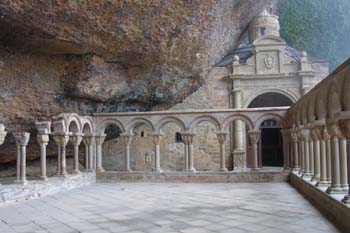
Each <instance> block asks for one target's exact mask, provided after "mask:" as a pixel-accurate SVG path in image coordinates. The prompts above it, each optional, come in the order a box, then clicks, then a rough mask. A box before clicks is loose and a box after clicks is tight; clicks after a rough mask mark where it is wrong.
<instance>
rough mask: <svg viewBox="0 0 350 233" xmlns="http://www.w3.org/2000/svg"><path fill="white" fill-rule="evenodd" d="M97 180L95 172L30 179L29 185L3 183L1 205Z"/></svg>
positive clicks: (0, 189)
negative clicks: (45, 179)
mask: <svg viewBox="0 0 350 233" xmlns="http://www.w3.org/2000/svg"><path fill="white" fill-rule="evenodd" d="M95 182H96V174H95V173H93V172H89V173H85V172H83V173H81V174H79V175H68V176H67V177H51V178H49V179H48V181H46V182H44V181H39V180H35V181H29V183H28V185H16V184H9V185H1V186H0V205H1V204H3V203H8V202H18V201H22V200H28V199H33V198H39V197H42V196H46V195H51V194H54V193H58V192H61V191H64V190H69V189H74V188H78V187H82V186H85V185H88V184H92V183H95Z"/></svg>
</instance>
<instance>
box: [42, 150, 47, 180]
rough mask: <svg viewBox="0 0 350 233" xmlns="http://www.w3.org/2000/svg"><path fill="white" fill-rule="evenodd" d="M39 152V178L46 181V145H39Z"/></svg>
mask: <svg viewBox="0 0 350 233" xmlns="http://www.w3.org/2000/svg"><path fill="white" fill-rule="evenodd" d="M40 150H41V153H40V173H41V174H40V178H41V179H43V180H46V179H47V176H46V144H41V145H40Z"/></svg>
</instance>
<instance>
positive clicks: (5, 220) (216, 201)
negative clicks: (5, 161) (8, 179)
mask: <svg viewBox="0 0 350 233" xmlns="http://www.w3.org/2000/svg"><path fill="white" fill-rule="evenodd" d="M0 232H1V233H11V232H31V233H34V232H37V233H39V232H59V233H65V232H67V233H68V232H96V233H100V232H101V233H102V232H128V233H144V232H155V233H156V232H159V233H171V232H182V233H206V232H226V233H227V232H229V233H235V232H237V233H241V232H246V233H247V232H259V233H265V232H266V233H267V232H268V233H275V232H284V233H287V232H298V233H300V232H305V233H311V232H315V233H316V232H317V233H326V232H327V233H331V232H338V231H337V229H336V228H335V227H334V226H333V225H332V224H331V223H330V222H329V221H328V220H326V219H325V218H324V217H323V216H322V215H321V214H320V213H319V212H318V211H317V210H316V209H315V208H314V207H313V206H312V205H311V204H310V203H309V202H308V201H306V200H305V199H304V198H303V197H302V196H301V195H300V194H298V193H297V191H296V190H294V189H293V188H292V187H291V186H289V184H287V183H257V184H168V183H167V184H144V183H139V184H137V183H132V184H130V183H112V184H93V185H90V186H86V187H84V188H79V189H75V190H72V191H68V192H63V193H58V194H56V195H53V196H47V197H44V198H41V199H36V200H31V201H25V202H21V203H19V204H6V205H3V206H0Z"/></svg>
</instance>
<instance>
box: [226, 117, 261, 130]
mask: <svg viewBox="0 0 350 233" xmlns="http://www.w3.org/2000/svg"><path fill="white" fill-rule="evenodd" d="M236 120H241V121H243V122H244V123H245V124H246V126H248V129H254V124H253V122H252V120H251V119H250V118H249V117H247V116H245V115H243V114H233V115H231V116H229V117H227V118H225V119H224V120H223V122H222V127H221V129H222V130H227V129H228V127H229V125H230V124H231V123H232V122H234V121H236Z"/></svg>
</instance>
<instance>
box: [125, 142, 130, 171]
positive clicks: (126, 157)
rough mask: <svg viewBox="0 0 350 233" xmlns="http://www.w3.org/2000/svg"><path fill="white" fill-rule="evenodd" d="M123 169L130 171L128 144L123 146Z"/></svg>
mask: <svg viewBox="0 0 350 233" xmlns="http://www.w3.org/2000/svg"><path fill="white" fill-rule="evenodd" d="M125 171H128V172H129V171H131V169H130V145H126V146H125Z"/></svg>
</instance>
